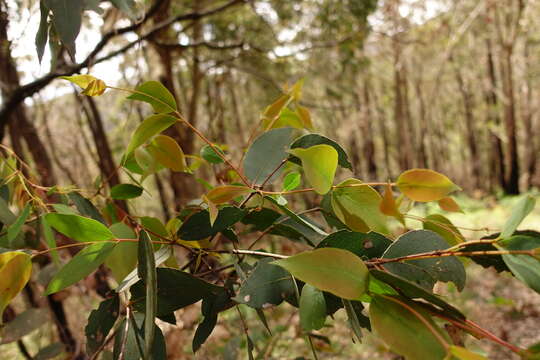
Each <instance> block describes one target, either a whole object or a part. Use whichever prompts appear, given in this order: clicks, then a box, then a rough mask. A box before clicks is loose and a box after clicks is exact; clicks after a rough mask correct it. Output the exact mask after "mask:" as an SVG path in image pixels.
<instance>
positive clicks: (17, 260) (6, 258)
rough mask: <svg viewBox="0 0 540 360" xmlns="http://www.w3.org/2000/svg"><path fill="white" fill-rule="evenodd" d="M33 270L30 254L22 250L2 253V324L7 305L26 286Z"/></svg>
mask: <svg viewBox="0 0 540 360" xmlns="http://www.w3.org/2000/svg"><path fill="white" fill-rule="evenodd" d="M31 272H32V262H31V257H30V255H28V254H26V253H23V252H20V251H7V252H4V253H1V254H0V325H1V324H2V314H3V313H4V310H5V309H6V307H7V305H8V304H9V302H10V301H11V300H13V298H14V297H15V296H17V294H18V293H19V292H21V290H22V289H23V288H24V286H25V285H26V283H27V282H28V280H29V279H30V274H31Z"/></svg>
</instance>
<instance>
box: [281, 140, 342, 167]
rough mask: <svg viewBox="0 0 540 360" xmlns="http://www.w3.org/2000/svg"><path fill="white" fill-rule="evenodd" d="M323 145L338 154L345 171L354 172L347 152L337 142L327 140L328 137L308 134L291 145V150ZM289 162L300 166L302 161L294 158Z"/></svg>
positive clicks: (339, 162)
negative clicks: (331, 148)
mask: <svg viewBox="0 0 540 360" xmlns="http://www.w3.org/2000/svg"><path fill="white" fill-rule="evenodd" d="M321 144H326V145H330V146H331V147H333V148H334V149H335V150H336V151H337V153H338V164H339V166H341V167H343V168H345V169H349V170H352V165H351V163H350V162H349V157H348V156H347V153H346V152H345V150H343V148H342V147H341V145H339V144H338V143H337V142H335V141H334V140H332V139H329V138H327V137H326V136H322V135H319V134H307V135H304V136H300V137H299V138H297V139H296V140H294V142H293V143H292V144H291V149H296V148H302V149H307V148H309V147H312V146H314V145H321ZM289 161H291V162H293V163H295V164H298V165H300V159H298V158H296V157H294V156H291V157H289Z"/></svg>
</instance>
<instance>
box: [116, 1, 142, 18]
mask: <svg viewBox="0 0 540 360" xmlns="http://www.w3.org/2000/svg"><path fill="white" fill-rule="evenodd" d="M111 3H112V4H113V5H114V6H115V7H116V8H117V9H118V10H120V11H122V12H123V13H124V14H126V15H127V16H128V17H129V18H130V19H131V20H133V21H135V20H137V13H136V10H137V6H136V3H135V1H134V0H111Z"/></svg>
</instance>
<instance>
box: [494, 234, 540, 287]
mask: <svg viewBox="0 0 540 360" xmlns="http://www.w3.org/2000/svg"><path fill="white" fill-rule="evenodd" d="M504 248H505V249H506V250H532V249H540V237H533V236H525V235H514V236H512V237H510V238H508V239H507V241H505V242H504ZM537 254H540V253H539V252H537ZM538 257H539V255H537V257H536V258H535V257H532V256H529V255H514V254H504V255H502V258H503V260H504V262H505V263H506V265H507V266H508V268H510V270H511V271H512V274H514V276H515V277H516V278H518V279H519V280H521V281H522V282H524V283H525V284H527V285H528V286H529V287H530V288H531V289H533V290H534V291H536V292H537V293H540V260H539V258H538Z"/></svg>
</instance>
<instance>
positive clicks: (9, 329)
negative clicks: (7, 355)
mask: <svg viewBox="0 0 540 360" xmlns="http://www.w3.org/2000/svg"><path fill="white" fill-rule="evenodd" d="M2 276H4V275H2ZM49 321H50V319H49V312H48V310H47V309H46V308H30V309H28V310H26V311H24V312H23V313H21V314H19V315H17V317H15V319H13V320H11V321H10V322H8V323H7V324H5V327H4V328H2V338H1V341H0V344H7V343H10V342H14V341H17V340H19V339H20V338H22V337H23V336H25V335H28V334H30V333H31V332H32V331H34V330H36V329H38V328H40V327H41V326H43V325H45V324H47V323H48V322H49Z"/></svg>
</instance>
